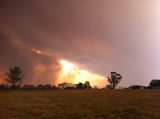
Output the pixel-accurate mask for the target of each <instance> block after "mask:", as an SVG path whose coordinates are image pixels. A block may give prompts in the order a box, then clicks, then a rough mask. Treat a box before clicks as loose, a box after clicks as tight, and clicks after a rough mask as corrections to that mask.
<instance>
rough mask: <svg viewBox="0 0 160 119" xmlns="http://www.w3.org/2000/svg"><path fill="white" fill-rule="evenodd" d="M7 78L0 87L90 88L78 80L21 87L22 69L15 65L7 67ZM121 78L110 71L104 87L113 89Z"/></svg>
mask: <svg viewBox="0 0 160 119" xmlns="http://www.w3.org/2000/svg"><path fill="white" fill-rule="evenodd" d="M6 76H7V78H5V81H6V82H7V84H3V85H0V89H7V88H22V89H57V88H59V89H92V87H91V85H90V82H89V81H86V82H85V83H82V82H79V83H78V84H72V83H67V82H64V83H61V84H59V85H58V87H56V86H52V85H50V84H45V85H37V86H33V85H23V86H22V87H21V82H22V79H23V75H22V70H21V68H20V67H18V66H15V67H13V68H9V70H8V72H7V73H6ZM121 79H122V76H121V75H120V74H118V73H116V72H111V76H110V77H107V81H108V85H107V86H106V88H110V89H115V87H116V86H117V85H118V84H119V83H120V81H121ZM93 88H94V89H96V88H97V86H94V87H93Z"/></svg>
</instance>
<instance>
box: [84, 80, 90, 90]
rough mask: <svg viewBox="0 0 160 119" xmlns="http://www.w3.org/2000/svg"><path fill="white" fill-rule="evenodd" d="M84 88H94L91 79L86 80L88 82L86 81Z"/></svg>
mask: <svg viewBox="0 0 160 119" xmlns="http://www.w3.org/2000/svg"><path fill="white" fill-rule="evenodd" d="M84 88H85V89H91V88H92V87H91V85H90V82H89V81H86V82H85V83H84Z"/></svg>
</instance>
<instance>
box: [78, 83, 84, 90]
mask: <svg viewBox="0 0 160 119" xmlns="http://www.w3.org/2000/svg"><path fill="white" fill-rule="evenodd" d="M76 88H77V89H83V88H84V84H83V83H81V82H79V83H78V84H76Z"/></svg>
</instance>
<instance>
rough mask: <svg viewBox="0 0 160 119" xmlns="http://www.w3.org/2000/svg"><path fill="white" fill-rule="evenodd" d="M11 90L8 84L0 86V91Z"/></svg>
mask: <svg viewBox="0 0 160 119" xmlns="http://www.w3.org/2000/svg"><path fill="white" fill-rule="evenodd" d="M8 88H9V85H8V84H1V85H0V90H1V89H8Z"/></svg>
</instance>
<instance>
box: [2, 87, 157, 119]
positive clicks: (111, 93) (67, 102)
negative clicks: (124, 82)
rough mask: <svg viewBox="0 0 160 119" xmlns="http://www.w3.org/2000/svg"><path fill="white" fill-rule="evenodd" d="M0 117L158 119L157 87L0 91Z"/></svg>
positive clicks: (28, 118)
mask: <svg viewBox="0 0 160 119" xmlns="http://www.w3.org/2000/svg"><path fill="white" fill-rule="evenodd" d="M0 119H160V90H17V91H0Z"/></svg>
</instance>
